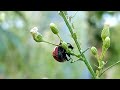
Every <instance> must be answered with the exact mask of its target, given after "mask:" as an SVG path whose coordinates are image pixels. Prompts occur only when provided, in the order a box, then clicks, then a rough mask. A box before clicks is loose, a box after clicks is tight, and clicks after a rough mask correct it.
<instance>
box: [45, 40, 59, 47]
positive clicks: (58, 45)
mask: <svg viewBox="0 0 120 90" xmlns="http://www.w3.org/2000/svg"><path fill="white" fill-rule="evenodd" d="M43 42H45V43H48V44H51V45H54V46H59V45H57V44H54V43H51V42H47V41H43Z"/></svg>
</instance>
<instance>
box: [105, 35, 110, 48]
mask: <svg viewBox="0 0 120 90" xmlns="http://www.w3.org/2000/svg"><path fill="white" fill-rule="evenodd" d="M104 47H105V48H109V47H110V38H109V37H106V38H105V41H104Z"/></svg>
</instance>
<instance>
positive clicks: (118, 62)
mask: <svg viewBox="0 0 120 90" xmlns="http://www.w3.org/2000/svg"><path fill="white" fill-rule="evenodd" d="M119 63H120V61H118V62H116V63H114V64H112V65H111V66H109V67H108V68H106V69H105V70H104V71H103V72H102V73H101V74H100V76H101V75H103V74H104V73H105V72H106V71H107V70H108V69H110V68H112V67H113V66H115V65H117V64H119Z"/></svg>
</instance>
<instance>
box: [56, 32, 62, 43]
mask: <svg viewBox="0 0 120 90" xmlns="http://www.w3.org/2000/svg"><path fill="white" fill-rule="evenodd" d="M57 36H58V38H59V39H60V42H62V41H63V40H62V39H61V37H60V35H59V34H57Z"/></svg>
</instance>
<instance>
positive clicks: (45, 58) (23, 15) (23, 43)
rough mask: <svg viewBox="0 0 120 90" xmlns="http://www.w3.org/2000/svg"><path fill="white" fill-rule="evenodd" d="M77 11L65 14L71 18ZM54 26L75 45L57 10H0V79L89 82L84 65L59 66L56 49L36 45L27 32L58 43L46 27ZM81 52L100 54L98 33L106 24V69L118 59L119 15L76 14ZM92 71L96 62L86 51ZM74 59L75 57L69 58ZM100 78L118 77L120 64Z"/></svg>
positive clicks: (105, 12)
mask: <svg viewBox="0 0 120 90" xmlns="http://www.w3.org/2000/svg"><path fill="white" fill-rule="evenodd" d="M75 13H76V11H68V14H69V15H70V16H73V15H74V14H75ZM51 22H53V23H55V24H56V25H57V26H58V28H59V30H60V36H61V37H62V39H63V40H64V41H66V42H69V43H71V44H72V45H73V46H74V48H75V49H74V52H75V53H78V51H77V48H76V46H75V44H74V41H73V39H72V38H71V36H70V33H69V31H68V28H67V27H66V25H65V23H64V21H63V19H62V18H61V17H60V16H59V14H58V12H57V11H0V79H46V78H48V79H91V75H90V73H89V71H88V69H87V68H86V66H85V64H84V63H83V62H81V61H79V62H75V63H73V64H71V63H70V62H65V63H59V62H57V61H55V60H54V59H53V57H52V51H53V49H54V47H55V46H52V45H49V44H46V43H37V42H35V41H34V40H33V38H32V36H31V34H30V30H31V29H32V28H33V27H38V28H39V32H40V33H41V34H42V35H43V37H44V38H45V39H46V40H47V41H49V42H53V43H56V44H59V39H58V38H57V36H55V35H54V34H53V33H52V32H51V31H50V28H49V24H50V23H51ZM72 22H73V24H74V27H75V32H76V33H77V35H78V41H79V43H80V44H81V48H82V50H85V49H86V48H88V47H91V46H96V47H97V49H98V50H99V52H101V46H102V40H101V37H100V35H101V30H102V29H103V25H104V23H105V22H108V23H109V24H110V26H111V27H110V34H111V36H110V38H111V47H110V48H109V49H108V52H107V54H106V56H105V60H106V61H108V63H107V64H106V66H105V67H108V66H109V65H111V64H113V63H115V62H116V61H118V60H120V55H119V54H120V41H119V40H120V30H119V29H120V12H115V11H114V12H113V11H78V12H77V14H76V15H75V17H74V18H73V19H72ZM85 56H86V58H87V60H89V62H90V63H91V65H92V67H93V68H94V70H95V69H96V67H95V65H94V64H96V65H97V62H96V59H95V58H94V57H93V56H92V54H91V52H90V50H88V51H87V52H85ZM72 58H73V59H76V58H75V57H72ZM102 78H105V79H109V78H112V79H116V78H120V64H118V65H116V66H114V67H113V68H111V69H109V70H108V71H107V72H106V73H105V74H104V75H103V76H102Z"/></svg>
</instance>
